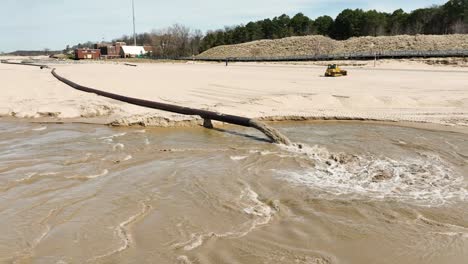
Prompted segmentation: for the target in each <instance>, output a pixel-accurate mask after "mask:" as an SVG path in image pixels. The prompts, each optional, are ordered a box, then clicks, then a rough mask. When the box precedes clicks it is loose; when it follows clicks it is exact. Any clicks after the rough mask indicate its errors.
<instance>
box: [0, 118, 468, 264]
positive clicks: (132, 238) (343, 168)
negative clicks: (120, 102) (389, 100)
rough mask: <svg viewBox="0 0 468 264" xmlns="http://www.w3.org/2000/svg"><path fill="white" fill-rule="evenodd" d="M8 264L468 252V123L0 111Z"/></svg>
mask: <svg viewBox="0 0 468 264" xmlns="http://www.w3.org/2000/svg"><path fill="white" fill-rule="evenodd" d="M0 121H2V122H0V182H1V184H0V186H1V189H0V193H1V199H0V211H1V212H2V213H1V214H0V222H1V223H2V225H1V226H0V232H1V233H2V236H1V238H0V262H5V263H11V262H13V263H14V262H16V263H412V264H414V263H424V264H426V263H438V264H440V263H447V264H448V263H450V264H452V263H464V261H465V260H466V259H467V258H468V250H467V249H468V246H467V245H468V222H467V219H468V214H467V212H468V207H467V204H468V203H467V201H468V196H467V194H468V178H467V175H468V163H467V159H468V153H467V150H468V138H467V136H466V134H461V133H454V132H444V131H431V130H421V129H415V128H409V127H398V126H387V125H382V124H364V123H313V124H310V123H284V124H277V125H275V126H276V128H278V129H280V130H281V131H282V132H283V133H285V134H287V135H289V136H290V138H291V139H292V140H293V141H294V142H300V143H303V145H304V146H305V147H304V149H303V150H298V149H295V148H294V149H293V148H286V147H281V146H278V145H273V144H269V143H267V142H265V138H264V137H263V135H261V134H260V133H258V132H256V131H255V130H252V129H242V128H238V127H231V126H228V127H225V128H223V129H225V131H219V130H207V129H200V128H178V129H174V128H145V129H141V128H138V129H137V128H133V129H132V128H109V127H105V126H96V125H80V124H28V123H22V122H13V123H12V122H6V121H4V120H0Z"/></svg>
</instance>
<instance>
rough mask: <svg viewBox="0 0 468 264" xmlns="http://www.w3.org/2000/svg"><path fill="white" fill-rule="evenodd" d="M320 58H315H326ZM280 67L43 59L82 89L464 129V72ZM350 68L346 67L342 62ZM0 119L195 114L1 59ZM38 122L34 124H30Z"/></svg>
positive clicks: (419, 67) (287, 114)
mask: <svg viewBox="0 0 468 264" xmlns="http://www.w3.org/2000/svg"><path fill="white" fill-rule="evenodd" d="M326 63H327V62H323V63H322V64H326ZM316 64H317V63H314V64H312V63H309V64H307V63H306V64H284V63H283V64H281V63H231V64H230V65H229V66H228V67H225V66H224V64H222V63H219V64H217V63H192V62H188V63H140V64H138V67H129V66H125V65H124V64H123V63H81V64H55V65H54V64H53V63H52V64H51V67H54V68H56V71H57V73H58V74H60V75H62V76H64V77H66V78H68V79H70V80H72V81H74V82H77V83H79V84H81V85H85V86H88V87H93V88H96V89H100V90H104V91H108V92H112V93H118V94H122V95H126V96H130V97H136V98H141V99H146V100H154V101H159V102H164V103H170V104H176V105H181V106H187V107H194V108H200V109H206V110H211V111H217V112H221V113H225V114H234V115H241V116H246V117H250V118H260V119H264V120H308V119H339V120H347V119H358V120H359V119H370V120H383V121H409V122H429V123H436V124H443V125H450V126H468V69H467V68H466V67H455V66H433V65H427V64H423V63H420V62H409V61H379V62H378V64H377V67H375V68H374V67H373V62H359V63H356V64H354V65H357V66H344V68H345V69H347V70H348V71H349V76H347V77H342V78H325V77H323V74H324V71H325V67H324V66H321V65H316ZM348 64H349V63H348ZM0 74H1V80H2V81H1V82H2V92H3V96H2V97H1V98H0V115H1V116H14V117H17V118H39V119H40V120H43V121H67V120H75V121H80V122H87V121H90V120H94V122H98V123H114V124H119V125H132V124H140V125H148V126H175V125H191V124H194V123H198V122H199V118H198V117H192V116H181V115H177V114H172V113H167V112H162V111H159V110H153V109H147V108H143V107H138V106H132V105H129V104H125V103H121V102H118V101H115V100H111V99H106V98H103V97H99V96H96V95H94V94H86V93H83V92H79V91H76V90H74V89H72V88H70V87H68V86H67V85H65V84H62V83H60V82H59V81H58V80H56V79H55V78H54V77H53V76H52V75H51V74H50V70H49V69H44V70H40V69H39V68H36V67H27V66H18V65H8V64H0ZM39 119H38V120H39Z"/></svg>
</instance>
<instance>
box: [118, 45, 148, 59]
mask: <svg viewBox="0 0 468 264" xmlns="http://www.w3.org/2000/svg"><path fill="white" fill-rule="evenodd" d="M145 54H146V51H145V49H144V48H143V46H122V48H121V50H120V55H121V56H122V57H123V58H135V57H137V56H142V55H145Z"/></svg>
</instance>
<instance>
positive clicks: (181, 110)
mask: <svg viewBox="0 0 468 264" xmlns="http://www.w3.org/2000/svg"><path fill="white" fill-rule="evenodd" d="M52 75H54V77H55V78H57V79H58V80H59V81H61V82H63V83H65V84H67V85H69V86H71V87H73V88H75V89H77V90H80V91H83V92H87V93H94V94H97V95H100V96H104V97H107V98H111V99H115V100H118V101H122V102H126V103H129V104H134V105H138V106H143V107H148V108H154V109H159V110H163V111H168V112H173V113H177V114H182V115H198V116H200V117H201V118H203V119H210V120H216V121H221V122H226V123H231V124H234V125H239V126H245V127H250V119H249V118H245V117H241V116H234V115H224V114H219V113H216V112H211V111H206V110H199V109H194V108H189V107H182V106H177V105H172V104H165V103H159V102H154V101H149V100H143V99H138V98H132V97H127V96H122V95H118V94H113V93H108V92H104V91H101V90H97V89H93V88H89V87H85V86H81V85H79V84H77V83H74V82H72V81H70V80H68V79H66V78H64V77H62V76H60V75H58V74H57V73H56V72H55V69H53V70H52Z"/></svg>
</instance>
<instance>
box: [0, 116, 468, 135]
mask: <svg viewBox="0 0 468 264" xmlns="http://www.w3.org/2000/svg"><path fill="white" fill-rule="evenodd" d="M259 120H261V121H263V122H265V123H267V124H269V125H275V124H279V125H284V124H297V125H309V124H337V123H339V124H363V125H383V126H394V127H405V128H414V129H420V130H426V131H442V132H452V133H460V134H466V135H468V126H453V125H444V124H437V123H428V122H409V121H391V120H377V119H365V118H354V119H352V118H345V119H339V118H317V117H312V118H307V117H283V118H282V119H281V118H278V117H275V118H271V119H270V118H262V119H259ZM0 122H8V123H28V124H58V125H61V124H80V125H96V126H109V127H114V128H119V129H127V128H128V129H131V128H135V129H141V128H149V129H181V128H184V129H186V128H202V129H206V128H204V127H203V121H202V120H201V119H200V120H192V121H173V122H172V123H168V124H169V125H165V126H161V125H159V126H158V125H139V124H133V125H113V124H112V123H105V122H102V119H101V118H95V119H93V118H91V119H79V118H67V119H60V120H54V119H51V118H15V117H11V116H0ZM213 123H214V124H215V128H229V127H237V126H236V125H232V124H227V123H222V122H213Z"/></svg>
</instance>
